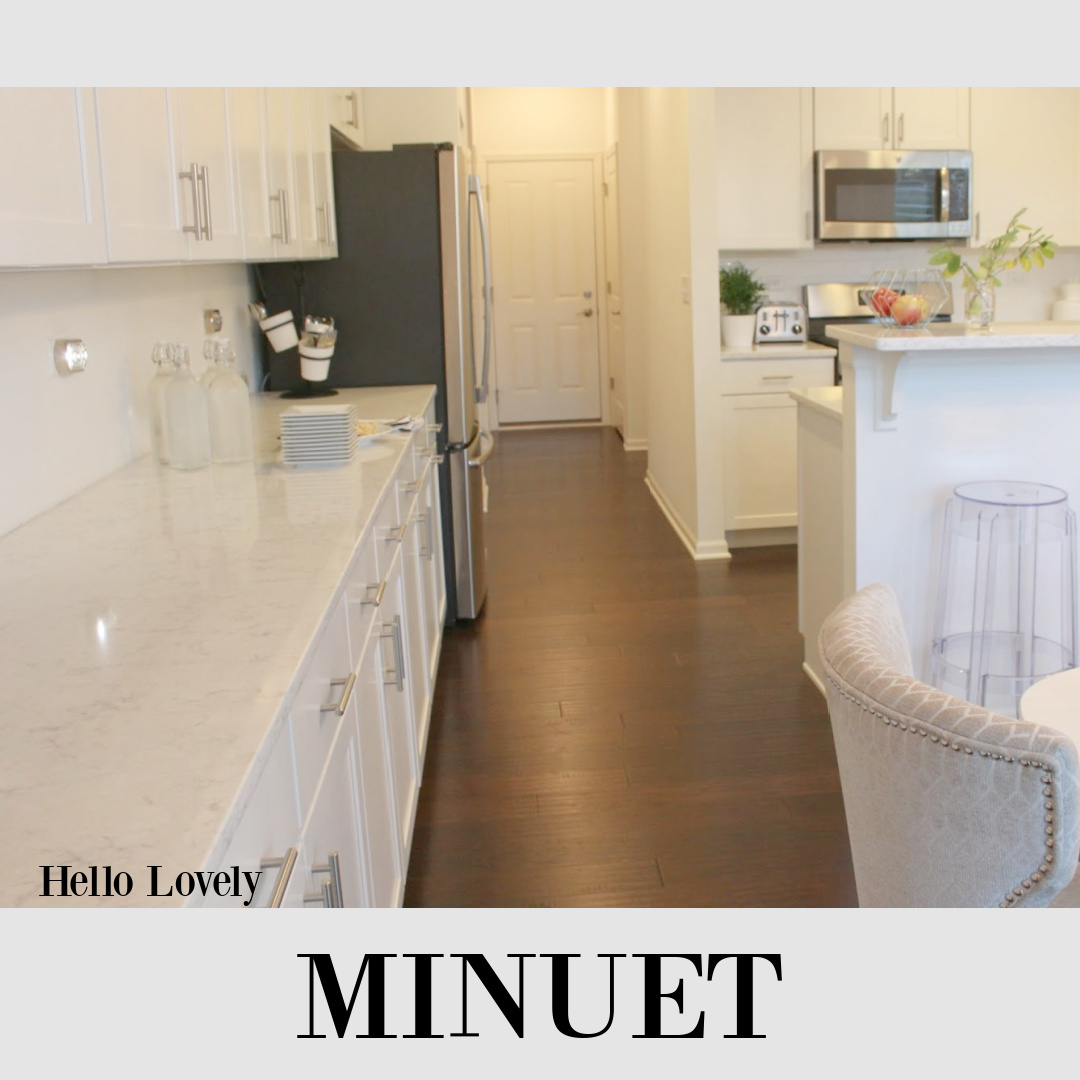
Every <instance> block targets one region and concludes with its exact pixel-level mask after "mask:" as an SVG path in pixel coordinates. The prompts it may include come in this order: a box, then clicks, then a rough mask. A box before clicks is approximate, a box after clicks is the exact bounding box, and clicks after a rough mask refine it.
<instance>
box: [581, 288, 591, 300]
mask: <svg viewBox="0 0 1080 1080" xmlns="http://www.w3.org/2000/svg"><path fill="white" fill-rule="evenodd" d="M583 295H584V297H585V299H586V300H591V299H592V289H586V290H585V292H584V293H583Z"/></svg>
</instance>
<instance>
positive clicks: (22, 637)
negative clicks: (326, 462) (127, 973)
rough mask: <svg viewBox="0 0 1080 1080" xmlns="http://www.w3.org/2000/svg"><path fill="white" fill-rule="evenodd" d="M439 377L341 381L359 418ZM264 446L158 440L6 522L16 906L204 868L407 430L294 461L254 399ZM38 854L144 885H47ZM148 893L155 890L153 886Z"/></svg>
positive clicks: (8, 797) (2, 573)
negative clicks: (169, 451)
mask: <svg viewBox="0 0 1080 1080" xmlns="http://www.w3.org/2000/svg"><path fill="white" fill-rule="evenodd" d="M434 392H435V388H434V387H433V386H418V387H387V388H378V389H357V390H341V391H340V392H339V395H338V396H337V397H334V398H325V399H315V400H316V402H318V403H321V404H328V403H339V402H349V403H354V404H355V405H356V408H357V416H358V419H386V420H390V419H396V418H397V417H399V416H402V415H405V414H408V415H412V416H422V415H423V413H424V410H425V408H426V407H427V405H428V403H429V402H430V400H431V398H432V395H433V394H434ZM251 400H252V416H253V421H254V423H253V427H254V430H255V441H256V460H255V462H254V463H250V462H249V463H246V464H236V465H215V466H211V467H209V468H205V469H200V470H197V471H194V472H179V471H176V470H172V469H168V468H165V467H163V466H159V465H157V464H156V463H155V462H153V461H152V460H151V459H150V457H149V456H146V457H143V458H140V459H139V460H137V461H135V462H133V463H132V464H131V465H128V466H126V467H125V468H123V469H120V470H119V471H117V472H115V473H113V474H112V475H110V476H108V477H106V478H105V479H104V480H101V481H99V482H98V483H96V484H94V485H93V486H91V487H90V488H87V489H86V490H85V491H83V492H81V493H79V494H78V495H75V496H74V497H72V498H70V499H68V500H67V501H65V502H64V503H62V504H61V505H60V506H58V507H56V508H55V509H53V510H50V511H48V512H47V513H45V514H42V515H40V516H39V517H37V518H35V519H33V520H32V521H29V522H27V523H26V524H24V525H22V526H20V527H19V528H18V529H16V530H14V531H13V532H11V533H9V534H8V535H7V536H4V537H2V538H0V594H2V595H3V598H4V601H3V606H2V609H0V610H2V613H0V648H2V649H3V654H4V657H5V662H4V665H3V678H2V679H0V906H5V907H12V906H21V905H38V906H44V905H53V904H55V905H61V904H77V905H79V906H88V905H92V904H105V903H108V904H110V905H122V904H128V905H146V904H178V903H182V902H183V900H182V898H179V897H177V898H176V899H172V900H149V899H147V898H146V895H145V888H144V887H143V885H144V882H145V881H146V877H147V874H148V871H147V870H146V867H147V866H149V865H155V864H158V865H162V866H163V867H164V868H165V869H164V870H163V875H165V873H166V872H168V877H169V880H171V878H172V876H173V875H175V874H176V873H178V872H180V871H184V870H187V871H195V870H198V869H200V868H202V867H203V865H204V862H205V860H206V859H207V857H208V855H209V854H210V852H211V850H212V849H213V847H214V844H215V840H216V839H217V834H218V830H219V829H220V827H221V826H222V824H223V823H224V821H225V818H226V815H227V813H228V811H229V808H230V806H231V805H232V803H233V800H234V798H235V797H236V795H237V793H238V791H239V790H240V788H241V785H242V783H243V781H244V778H245V775H246V773H247V771H248V769H249V767H250V766H252V763H253V762H254V761H255V760H256V757H257V755H258V753H259V749H260V746H261V744H262V743H263V740H264V738H265V737H266V735H267V733H268V732H269V731H270V730H271V728H272V727H273V726H274V725H275V724H277V723H280V722H282V719H283V715H284V710H285V708H286V707H287V704H288V698H289V695H290V694H291V693H292V692H293V690H294V687H293V685H292V684H293V681H294V676H295V675H296V673H297V669H298V667H299V666H300V665H301V663H302V662H303V660H304V659H305V654H306V653H307V651H308V649H309V647H310V646H311V644H312V642H313V640H314V639H315V638H316V637H317V631H318V630H319V628H320V626H321V622H322V618H323V616H324V614H325V612H326V610H327V608H328V606H329V605H330V602H331V601H332V600H333V598H334V596H335V594H336V592H337V591H338V589H339V587H340V586H341V584H342V575H343V574H344V572H345V570H346V568H347V566H348V563H349V561H350V558H351V556H352V553H353V550H354V548H355V546H356V542H357V540H358V538H359V536H360V535H361V533H362V532H363V531H364V529H365V528H366V526H367V524H368V522H369V521H370V519H371V517H372V515H373V514H374V512H375V510H376V508H377V506H378V504H379V502H380V501H381V499H382V496H383V494H384V492H385V491H386V489H387V485H388V481H389V479H390V477H391V475H392V474H393V471H394V468H395V466H396V464H397V462H398V460H399V459H400V457H401V454H402V452H403V450H404V448H405V446H406V443H407V441H408V440H407V437H406V436H401V435H386V436H383V437H381V438H380V439H378V440H376V441H375V442H373V443H371V444H369V445H366V446H363V447H359V448H358V449H357V451H356V457H355V458H354V460H353V461H352V462H351V463H350V464H349V465H347V466H344V467H341V468H334V469H319V470H307V469H292V468H287V467H285V466H283V465H281V464H280V457H279V453H278V444H277V435H278V414H279V413H280V412H281V410H282V409H284V408H286V407H288V406H289V405H292V404H295V403H294V402H292V401H287V400H284V399H282V398H281V397H280V396H279V395H276V394H259V395H255V396H253V397H252V399H251ZM42 865H71V866H73V867H74V869H76V870H81V869H85V868H87V867H90V866H94V865H97V866H104V865H111V866H112V867H113V868H114V871H116V870H126V871H128V872H130V873H132V876H133V877H134V878H135V883H136V887H135V888H134V889H133V890H132V894H131V895H130V896H129V897H128V898H127V899H126V900H120V899H114V900H111V901H108V900H102V899H98V900H94V899H92V898H89V897H88V898H86V899H84V900H81V901H80V900H67V901H63V900H50V899H44V898H41V897H39V895H38V894H39V893H40V892H41V881H42V871H41V869H40V868H41V866H42ZM137 893H138V895H136V894H137Z"/></svg>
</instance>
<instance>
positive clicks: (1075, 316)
mask: <svg viewBox="0 0 1080 1080" xmlns="http://www.w3.org/2000/svg"><path fill="white" fill-rule="evenodd" d="M1051 318H1052V319H1053V320H1054V322H1080V299H1076V300H1072V299H1069V298H1068V297H1066V299H1064V300H1055V301H1054V306H1053V308H1052V309H1051Z"/></svg>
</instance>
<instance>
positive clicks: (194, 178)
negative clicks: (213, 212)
mask: <svg viewBox="0 0 1080 1080" xmlns="http://www.w3.org/2000/svg"><path fill="white" fill-rule="evenodd" d="M177 176H179V177H180V179H181V180H190V181H191V209H192V212H193V213H194V215H195V224H194V225H185V226H184V229H183V231H184V232H189V233H194V234H195V239H196V240H199V239H201V234H202V230H201V228H200V226H201V224H202V214H201V212H200V210H199V166H198V165H196V164H195V162H194V161H193V162H192V163H191V168H190V169H188V171H187V172H182V173H177Z"/></svg>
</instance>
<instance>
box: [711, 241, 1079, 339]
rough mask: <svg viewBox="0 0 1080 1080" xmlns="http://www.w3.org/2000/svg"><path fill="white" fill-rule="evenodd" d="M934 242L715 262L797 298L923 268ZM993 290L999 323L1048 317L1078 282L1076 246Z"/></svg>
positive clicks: (727, 254)
mask: <svg viewBox="0 0 1080 1080" xmlns="http://www.w3.org/2000/svg"><path fill="white" fill-rule="evenodd" d="M933 246H934V245H933V244H931V243H922V242H918V241H909V242H907V243H895V244H892V243H887V242H880V243H870V242H862V243H837V244H818V246H817V247H815V248H814V249H813V250H812V251H768V252H765V251H742V252H739V251H721V252H720V262H721V263H722V262H723V261H724V260H726V259H732V258H734V259H739V260H740V261H742V262H744V263H746V265H747V266H749V267H750V268H751V269H753V270H755V271H756V272H757V275H758V276H759V277H760V278H761V280H762V281H763V282H765V284H766V286H767V287H768V289H769V296H770V298H771V299H773V300H776V301H785V300H790V301H794V302H795V303H801V302H802V287H803V286H804V285H813V284H817V283H819V282H823V281H865V280H866V279H867V278H868V277H869V276H870V274H872V273H873V272H874V271H875V270H884V269H888V268H892V267H895V268H897V269H900V270H918V269H925V268H926V267H927V266H928V265H929V259H930V249H931V248H932V247H933ZM1001 280H1002V287H1001V288H1000V289H998V297H997V314H996V316H995V317H996V318H997V319H998V321H1000V322H1025V321H1040V320H1043V319H1049V318H1050V313H1051V307H1052V305H1053V302H1054V301H1055V300H1058V299H1060V298H1061V289H1060V285H1061V284H1063V283H1064V282H1066V281H1080V250H1077V249H1076V248H1063V249H1060V250H1059V251H1058V252H1057V255H1056V256H1055V258H1054V259H1053V260H1052V261H1051V262H1048V263H1047V264H1046V265H1045V266H1044V267H1043V268H1042V269H1040V270H1032V271H1031V272H1030V273H1027V274H1025V273H1024V272H1023V271H1022V270H1011V271H1009V272H1008V273H1007V274H1006V275H1005V276H1004V277H1003V278H1002V279H1001ZM953 306H954V309H955V311H956V316H957V318H959V317H962V315H963V310H964V291H963V289H962V288H961V287H960V279H959V277H957V278H955V279H954V280H953Z"/></svg>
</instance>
